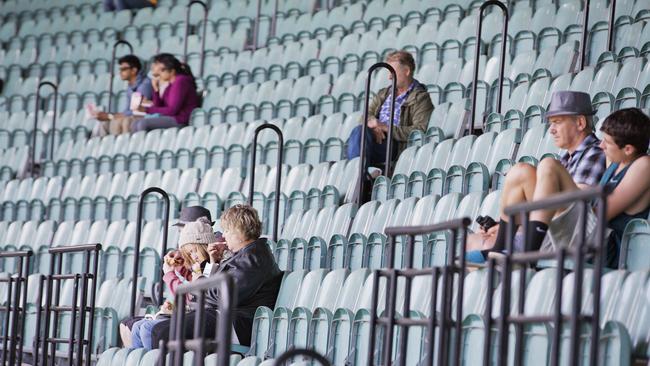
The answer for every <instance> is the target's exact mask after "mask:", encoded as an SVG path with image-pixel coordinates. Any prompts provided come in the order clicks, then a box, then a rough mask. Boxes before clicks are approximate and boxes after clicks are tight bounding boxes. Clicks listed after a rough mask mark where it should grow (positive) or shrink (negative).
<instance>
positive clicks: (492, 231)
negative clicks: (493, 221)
mask: <svg viewBox="0 0 650 366" xmlns="http://www.w3.org/2000/svg"><path fill="white" fill-rule="evenodd" d="M498 231H499V224H497V225H494V226H492V227H491V228H489V229H488V230H483V229H482V228H481V230H480V231H479V233H480V234H481V236H482V237H483V240H485V239H488V238H490V237H493V236H496V235H497V232H498Z"/></svg>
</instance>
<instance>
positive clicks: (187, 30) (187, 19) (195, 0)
mask: <svg viewBox="0 0 650 366" xmlns="http://www.w3.org/2000/svg"><path fill="white" fill-rule="evenodd" d="M193 5H201V6H202V7H203V36H202V37H201V63H200V65H201V66H200V69H199V76H201V77H203V68H204V65H205V60H204V55H205V35H206V34H207V33H206V32H207V29H208V6H207V5H206V4H205V3H204V2H203V1H200V0H192V1H190V3H189V4H187V11H186V13H185V43H184V45H183V60H184V62H186V63H187V40H188V37H189V35H190V11H191V10H192V6H193Z"/></svg>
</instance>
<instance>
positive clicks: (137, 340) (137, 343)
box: [131, 319, 147, 348]
mask: <svg viewBox="0 0 650 366" xmlns="http://www.w3.org/2000/svg"><path fill="white" fill-rule="evenodd" d="M146 321H147V320H145V319H141V320H138V321H137V322H135V323H133V327H131V336H132V337H131V339H132V347H133V348H142V347H144V345H143V344H142V338H141V337H140V327H141V326H142V324H144V323H145V322H146Z"/></svg>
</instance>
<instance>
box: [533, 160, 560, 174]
mask: <svg viewBox="0 0 650 366" xmlns="http://www.w3.org/2000/svg"><path fill="white" fill-rule="evenodd" d="M561 168H562V169H563V168H564V167H563V166H562V164H560V162H559V161H558V160H556V159H553V158H544V159H542V161H540V162H539V164H538V165H537V175H538V176H539V177H540V178H548V177H550V176H555V173H556V172H557V171H558V169H561Z"/></svg>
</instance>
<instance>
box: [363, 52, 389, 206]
mask: <svg viewBox="0 0 650 366" xmlns="http://www.w3.org/2000/svg"><path fill="white" fill-rule="evenodd" d="M379 68H384V69H387V70H388V71H389V72H390V75H391V80H392V85H391V93H390V120H389V121H390V122H389V123H388V134H387V135H386V163H385V166H384V174H385V175H386V177H388V176H390V162H391V158H392V154H391V148H392V146H393V119H394V118H395V98H397V96H396V94H397V76H396V74H395V69H393V67H392V66H391V65H390V64H389V63H387V62H377V63H376V64H374V65H372V66H370V68H369V69H368V78H367V79H366V92H365V95H364V98H365V104H364V106H363V120H362V123H361V146H360V151H359V182H358V190H359V192H358V195H357V208H359V207H361V203H362V202H361V200H362V197H363V188H364V183H365V182H364V176H365V173H366V131H367V128H368V108H369V103H370V83H371V82H372V73H373V72H374V71H375V70H377V69H379Z"/></svg>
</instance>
